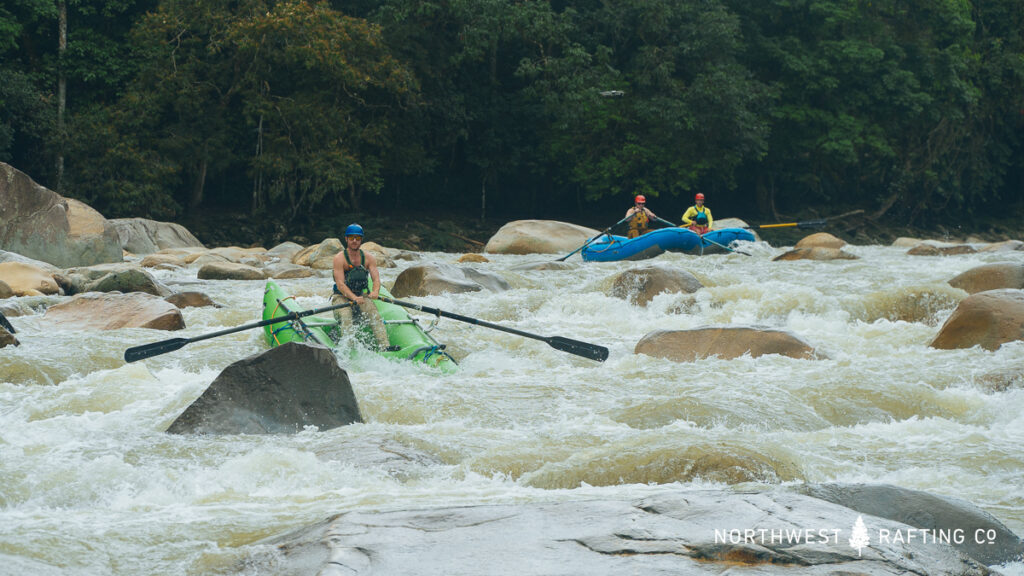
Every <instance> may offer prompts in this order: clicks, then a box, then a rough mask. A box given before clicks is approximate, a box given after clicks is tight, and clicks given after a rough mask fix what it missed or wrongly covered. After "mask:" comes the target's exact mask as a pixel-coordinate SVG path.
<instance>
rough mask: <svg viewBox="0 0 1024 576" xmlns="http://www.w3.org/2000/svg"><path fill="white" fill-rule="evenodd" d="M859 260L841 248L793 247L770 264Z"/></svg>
mask: <svg viewBox="0 0 1024 576" xmlns="http://www.w3.org/2000/svg"><path fill="white" fill-rule="evenodd" d="M858 258H860V257H859V256H857V255H855V254H850V253H849V252H846V251H845V250H842V249H841V248H824V247H821V246H811V247H807V248H796V247H794V248H793V249H792V250H790V251H789V252H786V253H784V254H780V255H778V256H776V257H775V258H772V262H785V261H789V260H818V261H828V260H857V259H858Z"/></svg>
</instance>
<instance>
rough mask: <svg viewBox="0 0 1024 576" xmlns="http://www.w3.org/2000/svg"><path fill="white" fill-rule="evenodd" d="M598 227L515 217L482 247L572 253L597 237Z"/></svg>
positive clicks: (500, 251) (511, 251)
mask: <svg viewBox="0 0 1024 576" xmlns="http://www.w3.org/2000/svg"><path fill="white" fill-rule="evenodd" d="M598 233H599V231H598V230H594V229H592V228H586V227H583V226H577V225H575V224H568V223H565V222H556V221H554V220H516V221H514V222H509V223H508V224H505V225H504V226H502V227H501V228H500V229H499V230H498V232H497V233H495V234H494V236H492V237H491V239H490V240H488V241H487V245H486V246H485V247H484V252H489V253H491V254H560V253H563V252H572V251H573V250H575V249H577V248H579V247H580V246H582V245H583V243H584V242H586V241H587V240H590V239H591V238H593V237H594V236H597V234H598Z"/></svg>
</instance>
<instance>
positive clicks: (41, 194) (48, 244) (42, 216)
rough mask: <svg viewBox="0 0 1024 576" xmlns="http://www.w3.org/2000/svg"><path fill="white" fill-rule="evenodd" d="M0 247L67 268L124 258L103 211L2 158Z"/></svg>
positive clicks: (115, 231) (0, 168) (114, 232)
mask: <svg viewBox="0 0 1024 576" xmlns="http://www.w3.org/2000/svg"><path fill="white" fill-rule="evenodd" d="M0 249H3V250H7V251H10V252H17V253H18V254H21V255H23V256H28V257H29V258H34V259H36V260H42V261H43V262H48V263H50V264H53V265H55V266H59V267H62V268H67V267H71V266H88V265H91V264H99V263H102V262H121V261H122V260H123V258H122V252H121V241H120V238H118V236H117V230H115V229H114V227H113V226H112V225H111V224H110V223H109V222H108V221H107V220H106V219H105V218H104V217H103V216H102V215H100V213H99V212H96V211H95V210H93V209H92V208H90V207H89V206H87V205H85V204H83V203H82V202H79V201H77V200H71V199H68V198H64V197H62V196H61V195H59V194H57V193H56V192H53V191H51V190H48V189H46V188H44V187H42V186H40V185H39V184H36V183H35V182H33V181H32V179H31V178H29V177H28V176H27V175H25V174H24V173H23V172H21V171H19V170H17V169H15V168H13V167H11V166H9V165H7V164H4V163H2V162H0Z"/></svg>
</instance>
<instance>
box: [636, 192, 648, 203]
mask: <svg viewBox="0 0 1024 576" xmlns="http://www.w3.org/2000/svg"><path fill="white" fill-rule="evenodd" d="M635 202H636V203H637V204H647V198H644V195H643V194H637V196H636V200H635Z"/></svg>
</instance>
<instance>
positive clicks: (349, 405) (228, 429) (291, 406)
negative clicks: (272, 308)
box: [167, 342, 363, 434]
mask: <svg viewBox="0 0 1024 576" xmlns="http://www.w3.org/2000/svg"><path fill="white" fill-rule="evenodd" d="M362 421H363V417H362V415H361V414H360V412H359V404H358V403H357V402H356V397H355V394H354V393H353V392H352V386H351V384H350V383H349V380H348V374H347V373H346V372H345V370H343V369H342V368H341V367H340V366H339V365H338V361H337V358H336V357H335V356H334V352H332V351H331V350H328V349H327V348H323V347H321V346H310V345H307V344H300V343H297V342H289V343H287V344H283V345H281V346H278V347H276V348H271V349H270V350H268V351H266V352H262V353H260V354H255V355H253V356H250V357H248V358H245V359H242V360H239V361H238V362H235V363H234V364H232V365H230V366H228V367H227V368H225V369H224V371H223V372H221V373H220V375H219V376H217V378H216V379H215V380H214V381H213V383H211V384H210V387H209V388H207V389H206V391H205V392H203V395H202V396H200V397H199V398H198V399H197V400H196V401H195V402H193V403H192V404H191V405H190V406H189V407H188V408H187V409H185V411H184V412H183V413H182V414H181V416H178V418H177V419H176V420H175V421H174V422H173V423H172V424H171V426H170V427H169V428H168V429H167V432H169V433H172V434H294V433H296V432H299V431H301V430H302V429H303V427H305V426H316V427H317V428H319V429H320V430H328V429H331V428H336V427H338V426H344V425H346V424H351V423H353V422H362Z"/></svg>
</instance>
